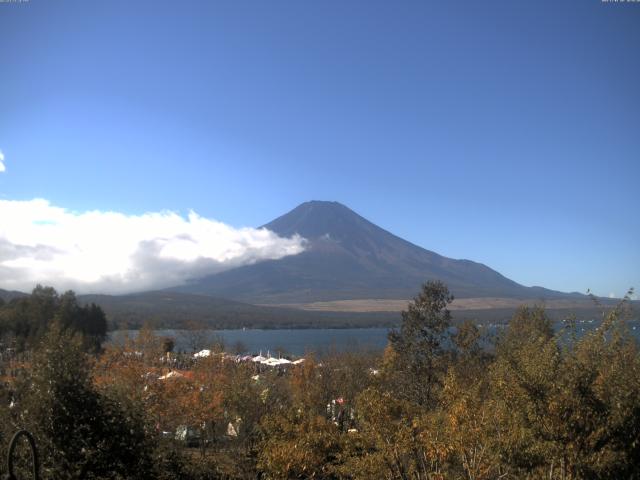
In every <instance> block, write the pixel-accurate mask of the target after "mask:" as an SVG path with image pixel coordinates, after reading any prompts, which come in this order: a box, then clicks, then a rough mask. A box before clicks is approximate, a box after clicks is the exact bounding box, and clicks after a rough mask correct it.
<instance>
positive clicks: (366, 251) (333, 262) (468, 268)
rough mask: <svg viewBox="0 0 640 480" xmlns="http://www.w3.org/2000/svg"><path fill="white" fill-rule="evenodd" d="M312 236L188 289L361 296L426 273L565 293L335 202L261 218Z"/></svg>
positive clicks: (501, 290) (478, 291) (260, 299)
mask: <svg viewBox="0 0 640 480" xmlns="http://www.w3.org/2000/svg"><path fill="white" fill-rule="evenodd" d="M263 227H264V228H267V229H269V230H272V231H274V232H275V233H277V234H278V235H280V236H284V237H289V236H292V235H294V234H299V235H301V236H302V237H304V238H306V239H307V240H308V241H309V243H308V246H307V248H306V250H305V251H304V252H302V253H300V254H298V255H295V256H289V257H285V258H282V259H279V260H272V261H265V262H261V263H257V264H254V265H248V266H244V267H240V268H236V269H233V270H230V271H226V272H222V273H219V274H216V275H212V276H209V277H205V278H202V279H199V280H196V281H193V282H191V283H189V284H188V285H186V286H183V287H180V288H178V289H177V290H179V291H182V292H188V293H196V294H204V295H215V296H220V297H224V298H231V299H235V300H242V301H247V302H252V303H299V302H303V303H304V302H313V301H328V300H346V299H358V298H410V297H412V296H413V295H414V294H415V293H417V291H418V289H419V287H420V285H421V284H422V283H423V282H425V281H426V280H430V279H439V280H442V281H444V282H445V283H447V285H448V286H449V288H450V289H451V291H452V292H453V293H454V295H456V296H457V297H509V298H562V297H566V296H570V294H563V293H560V292H554V291H552V290H547V289H544V288H540V287H531V288H529V287H524V286H522V285H519V284H518V283H516V282H514V281H512V280H510V279H508V278H506V277H504V276H503V275H501V274H500V273H498V272H496V271H495V270H492V269H491V268H489V267H487V266H485V265H483V264H480V263H476V262H472V261H470V260H454V259H451V258H447V257H443V256H441V255H438V254H437V253H435V252H431V251H429V250H426V249H424V248H421V247H419V246H417V245H414V244H412V243H410V242H408V241H406V240H403V239H402V238H400V237H397V236H395V235H393V234H392V233H390V232H388V231H386V230H384V229H382V228H380V227H378V226H376V225H374V224H373V223H371V222H369V221H368V220H366V219H365V218H363V217H361V216H360V215H358V214H357V213H355V212H353V211H352V210H350V209H349V208H347V207H345V206H344V205H342V204H340V203H337V202H321V201H311V202H306V203H303V204H301V205H299V206H298V207H296V208H295V209H293V210H292V211H290V212H289V213H287V214H285V215H283V216H281V217H279V218H277V219H275V220H273V221H272V222H270V223H268V224H266V225H264V226H263Z"/></svg>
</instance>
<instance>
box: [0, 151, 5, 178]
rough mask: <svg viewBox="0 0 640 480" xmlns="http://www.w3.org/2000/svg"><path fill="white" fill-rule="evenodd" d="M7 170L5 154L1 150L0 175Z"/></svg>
mask: <svg viewBox="0 0 640 480" xmlns="http://www.w3.org/2000/svg"><path fill="white" fill-rule="evenodd" d="M5 170H6V168H5V166H4V153H2V150H0V173H2V172H4V171H5Z"/></svg>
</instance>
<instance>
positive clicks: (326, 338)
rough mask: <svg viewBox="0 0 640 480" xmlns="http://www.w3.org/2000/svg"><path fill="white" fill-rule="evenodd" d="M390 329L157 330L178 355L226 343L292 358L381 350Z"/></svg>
mask: <svg viewBox="0 0 640 480" xmlns="http://www.w3.org/2000/svg"><path fill="white" fill-rule="evenodd" d="M388 331H389V329H387V328H344V329H333V328H326V329H283V330H257V329H256V330H205V331H195V332H194V331H189V330H156V332H155V333H156V335H158V336H163V337H171V338H173V339H174V341H175V348H174V351H193V350H194V347H195V349H196V350H199V349H203V348H209V347H210V346H211V345H212V344H213V343H215V342H216V341H218V340H219V339H222V340H223V342H224V346H225V350H226V351H234V348H235V346H236V345H237V344H238V343H241V344H242V345H243V347H244V349H246V351H247V352H249V353H259V352H261V351H262V353H263V354H265V355H266V354H267V352H270V353H274V352H277V351H284V352H287V353H290V354H292V355H304V354H305V353H308V352H311V351H313V352H316V353H322V352H329V351H332V350H334V351H335V350H337V351H345V350H371V349H376V350H381V349H383V348H384V347H385V346H386V344H387V332H388ZM127 335H128V336H130V337H132V338H134V337H135V336H136V335H137V331H135V330H118V331H115V332H111V334H110V339H111V341H114V342H116V343H119V342H122V341H123V340H124V338H126V336H127Z"/></svg>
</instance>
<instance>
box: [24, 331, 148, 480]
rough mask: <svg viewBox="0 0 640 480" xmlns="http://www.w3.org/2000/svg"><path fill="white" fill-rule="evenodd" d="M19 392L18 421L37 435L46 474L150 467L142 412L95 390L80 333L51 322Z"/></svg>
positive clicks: (137, 474) (121, 472) (131, 471)
mask: <svg viewBox="0 0 640 480" xmlns="http://www.w3.org/2000/svg"><path fill="white" fill-rule="evenodd" d="M21 394H22V395H21V396H20V399H19V401H18V405H19V408H20V414H19V415H18V416H17V418H18V422H19V425H17V426H25V427H27V428H28V429H29V430H30V431H32V432H34V434H35V435H36V437H37V438H38V445H39V448H40V449H41V453H42V455H41V458H42V460H43V462H44V463H43V470H44V471H45V472H47V476H49V477H51V478H56V479H98V478H104V479H107V478H109V479H116V478H125V477H126V478H132V479H135V478H144V477H145V475H146V473H145V472H148V471H149V469H150V468H151V461H150V449H149V443H148V441H147V437H146V435H145V428H144V422H143V419H142V415H141V413H140V412H139V411H136V410H135V409H132V408H129V406H127V405H124V404H123V403H121V402H117V401H114V400H112V399H110V398H108V397H106V396H104V395H102V394H100V393H99V392H98V391H97V390H96V388H95V387H94V385H93V381H92V375H91V365H90V363H89V360H88V358H87V356H86V355H85V353H84V352H83V347H82V339H81V338H80V337H79V336H78V335H77V334H76V335H71V334H70V333H68V332H65V331H64V330H63V329H62V328H61V327H60V326H59V325H58V324H54V325H52V327H51V329H50V331H49V332H48V334H47V335H46V336H45V338H44V339H43V341H42V342H41V344H40V346H39V348H38V350H37V352H36V354H35V358H34V364H33V369H32V373H31V375H30V377H29V378H27V379H26V382H25V385H24V387H23V388H22V389H21Z"/></svg>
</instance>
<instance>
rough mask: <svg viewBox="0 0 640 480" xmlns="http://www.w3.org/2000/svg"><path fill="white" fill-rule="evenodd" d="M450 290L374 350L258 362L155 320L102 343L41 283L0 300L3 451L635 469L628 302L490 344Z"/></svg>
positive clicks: (197, 465) (470, 471)
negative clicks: (584, 327)
mask: <svg viewBox="0 0 640 480" xmlns="http://www.w3.org/2000/svg"><path fill="white" fill-rule="evenodd" d="M452 300H453V297H452V295H450V293H449V290H448V288H447V287H446V286H445V285H444V284H443V283H441V282H437V281H430V282H427V283H426V284H425V285H423V287H422V289H421V291H420V293H419V294H418V295H417V296H416V297H415V298H414V299H413V301H412V302H410V303H409V304H408V306H407V309H406V310H405V311H403V312H402V314H401V316H400V318H399V321H398V325H399V326H398V327H397V328H395V329H392V330H391V331H390V332H389V335H388V342H387V346H386V348H385V349H384V351H357V352H356V351H345V352H334V353H331V354H325V355H323V356H322V357H316V356H314V355H312V354H308V355H305V357H304V360H298V361H297V362H296V364H294V363H292V362H284V363H277V364H276V363H274V364H273V365H269V364H268V362H258V361H254V358H253V357H252V356H249V355H246V353H247V352H242V348H241V347H240V346H236V347H235V348H236V350H237V351H235V352H230V351H229V349H228V348H225V346H224V345H222V344H220V343H217V344H212V345H210V346H209V350H207V351H206V353H203V352H200V353H199V354H198V355H194V352H184V353H176V352H173V348H174V345H175V343H174V342H173V341H172V339H170V338H163V337H160V336H157V335H156V334H155V333H154V330H153V329H152V328H143V329H142V330H140V332H139V334H138V335H137V336H136V337H135V338H134V339H130V340H129V341H127V342H124V343H122V344H113V343H105V342H104V339H105V335H106V333H107V319H106V316H105V314H104V312H103V311H102V309H101V308H100V307H98V306H96V305H95V304H93V305H92V304H88V305H84V304H81V303H79V302H78V299H77V297H76V296H75V295H74V294H73V293H72V292H67V293H64V294H58V293H56V292H55V290H53V289H51V288H49V287H37V288H36V289H35V290H34V291H33V293H32V294H31V295H30V296H25V297H22V298H17V299H13V300H11V301H8V302H0V337H1V338H0V342H1V351H0V361H1V363H0V376H1V377H0V378H1V381H0V448H2V449H4V450H2V451H6V448H7V445H8V442H9V439H10V438H11V435H12V434H13V433H14V432H15V431H17V430H19V429H23V428H24V429H27V430H28V431H30V432H32V433H33V435H34V436H35V438H36V441H37V445H38V450H39V454H40V458H41V463H42V465H41V471H40V473H41V478H43V479H52V480H53V479H56V480H57V479H61V480H67V479H68V480H71V479H74V480H80V479H105V480H106V479H116V480H117V479H160V480H169V479H186V480H191V479H193V480H205V479H220V480H223V479H247V480H248V479H263V480H268V479H272V480H276V479H278V480H285V479H315V480H338V479H353V480H369V479H391V480H409V479H412V480H413V479H416V480H431V479H473V480H490V479H522V478H527V479H541V480H542V479H549V480H587V479H611V480H614V479H629V480H632V479H638V478H640V351H639V349H638V342H637V340H636V339H635V338H634V337H633V335H631V333H630V331H629V329H628V326H627V321H628V319H629V318H632V315H633V312H632V303H631V302H629V299H628V297H625V298H624V299H623V300H621V301H620V302H619V303H618V304H617V305H616V306H615V307H614V308H610V309H607V310H606V311H604V312H603V313H602V316H601V322H600V323H599V325H598V328H596V329H593V330H591V331H588V332H587V333H583V334H580V333H579V332H578V327H577V323H576V322H574V321H572V320H571V319H569V320H568V321H566V322H564V323H563V324H562V327H561V328H560V329H558V328H557V326H556V328H554V325H553V322H552V320H551V318H550V317H549V315H548V313H547V312H546V311H545V310H544V308H542V307H521V308H519V309H518V310H517V311H516V312H515V314H514V315H513V316H512V318H511V320H510V322H509V324H508V326H507V327H505V328H504V329H500V331H499V333H498V335H497V336H496V337H495V338H493V339H492V340H491V345H489V347H490V348H487V346H488V345H487V343H486V342H487V340H486V339H483V338H482V335H481V330H480V329H479V328H478V326H477V325H476V323H474V322H470V321H464V322H459V323H457V325H456V328H451V326H452V322H453V318H452V314H451V312H450V311H449V309H448V307H449V305H450V303H451V301H452ZM194 345H195V344H194ZM17 453H18V455H17V461H18V466H17V467H16V469H17V470H16V471H17V473H18V478H30V477H28V476H27V475H28V474H27V473H26V472H27V470H28V469H29V462H30V460H29V459H28V457H27V455H26V450H25V448H24V446H19V447H18V451H17ZM0 468H4V466H3V467H0ZM0 473H7V472H0Z"/></svg>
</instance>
